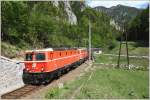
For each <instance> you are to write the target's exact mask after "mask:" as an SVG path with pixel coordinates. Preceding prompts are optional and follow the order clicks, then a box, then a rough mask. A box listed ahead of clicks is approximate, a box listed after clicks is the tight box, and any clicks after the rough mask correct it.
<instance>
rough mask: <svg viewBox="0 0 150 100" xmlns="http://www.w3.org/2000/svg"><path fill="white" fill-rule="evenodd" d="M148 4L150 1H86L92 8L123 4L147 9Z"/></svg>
mask: <svg viewBox="0 0 150 100" xmlns="http://www.w3.org/2000/svg"><path fill="white" fill-rule="evenodd" d="M148 3H149V0H86V4H87V5H89V6H90V7H96V6H104V7H107V8H109V7H112V6H116V5H118V4H121V5H125V6H130V7H136V8H140V9H143V8H146V7H147V5H148Z"/></svg>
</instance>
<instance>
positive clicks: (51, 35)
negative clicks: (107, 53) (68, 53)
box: [1, 1, 149, 49]
mask: <svg viewBox="0 0 150 100" xmlns="http://www.w3.org/2000/svg"><path fill="white" fill-rule="evenodd" d="M69 3H70V5H71V8H72V11H73V12H74V13H75V15H76V17H77V24H74V25H72V24H70V23H69V22H68V19H67V15H66V12H65V10H64V9H65V6H64V2H63V1H59V7H55V6H54V5H53V2H51V1H45V2H40V1H38V2H37V1H31V2H27V1H17V2H16V1H3V2H1V21H2V22H1V37H2V38H1V39H2V42H5V43H9V44H11V45H14V46H16V47H19V48H28V49H33V48H47V47H88V27H89V20H90V22H91V24H92V28H91V30H92V47H98V48H113V47H114V46H115V44H116V42H117V40H116V39H117V38H118V37H120V36H121V32H119V31H117V30H116V29H115V27H113V26H111V25H110V20H111V17H110V16H108V15H106V14H104V13H103V12H98V11H96V10H94V9H92V8H90V7H88V6H86V5H85V2H79V1H76V2H75V1H74V2H73V1H72V2H69ZM81 6H82V8H84V9H82V8H81ZM148 12H149V8H147V9H145V10H143V11H142V12H141V13H140V14H139V15H138V16H136V17H135V18H134V19H133V20H132V21H131V22H129V24H127V25H128V28H127V32H128V38H129V40H131V41H134V40H144V41H147V42H148V40H149V38H148V37H149V36H148V35H149V34H148V33H149V30H148V18H149V17H148ZM143 23H144V25H143Z"/></svg>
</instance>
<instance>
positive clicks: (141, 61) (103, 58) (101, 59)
mask: <svg viewBox="0 0 150 100" xmlns="http://www.w3.org/2000/svg"><path fill="white" fill-rule="evenodd" d="M95 58H96V59H95V62H94V63H107V64H117V61H118V56H108V55H95ZM120 64H122V65H126V64H127V58H126V57H125V56H121V57H120ZM129 64H130V65H133V66H134V67H138V68H139V69H143V70H148V67H149V59H146V58H130V57H129Z"/></svg>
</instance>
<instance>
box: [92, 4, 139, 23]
mask: <svg viewBox="0 0 150 100" xmlns="http://www.w3.org/2000/svg"><path fill="white" fill-rule="evenodd" d="M94 9H95V10H97V11H99V12H104V13H106V14H107V15H109V16H111V17H112V19H114V20H115V22H116V23H117V24H119V25H122V24H123V23H124V22H127V23H128V22H129V21H131V20H132V19H133V18H134V17H135V16H136V15H138V14H139V13H140V12H141V10H140V9H137V8H134V7H128V6H124V5H117V6H112V7H110V8H106V7H103V6H98V7H95V8H94Z"/></svg>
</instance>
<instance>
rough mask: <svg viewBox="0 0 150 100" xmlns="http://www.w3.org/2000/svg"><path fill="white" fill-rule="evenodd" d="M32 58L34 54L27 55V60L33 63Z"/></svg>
mask: <svg viewBox="0 0 150 100" xmlns="http://www.w3.org/2000/svg"><path fill="white" fill-rule="evenodd" d="M32 58H33V54H26V58H25V60H27V61H32Z"/></svg>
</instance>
